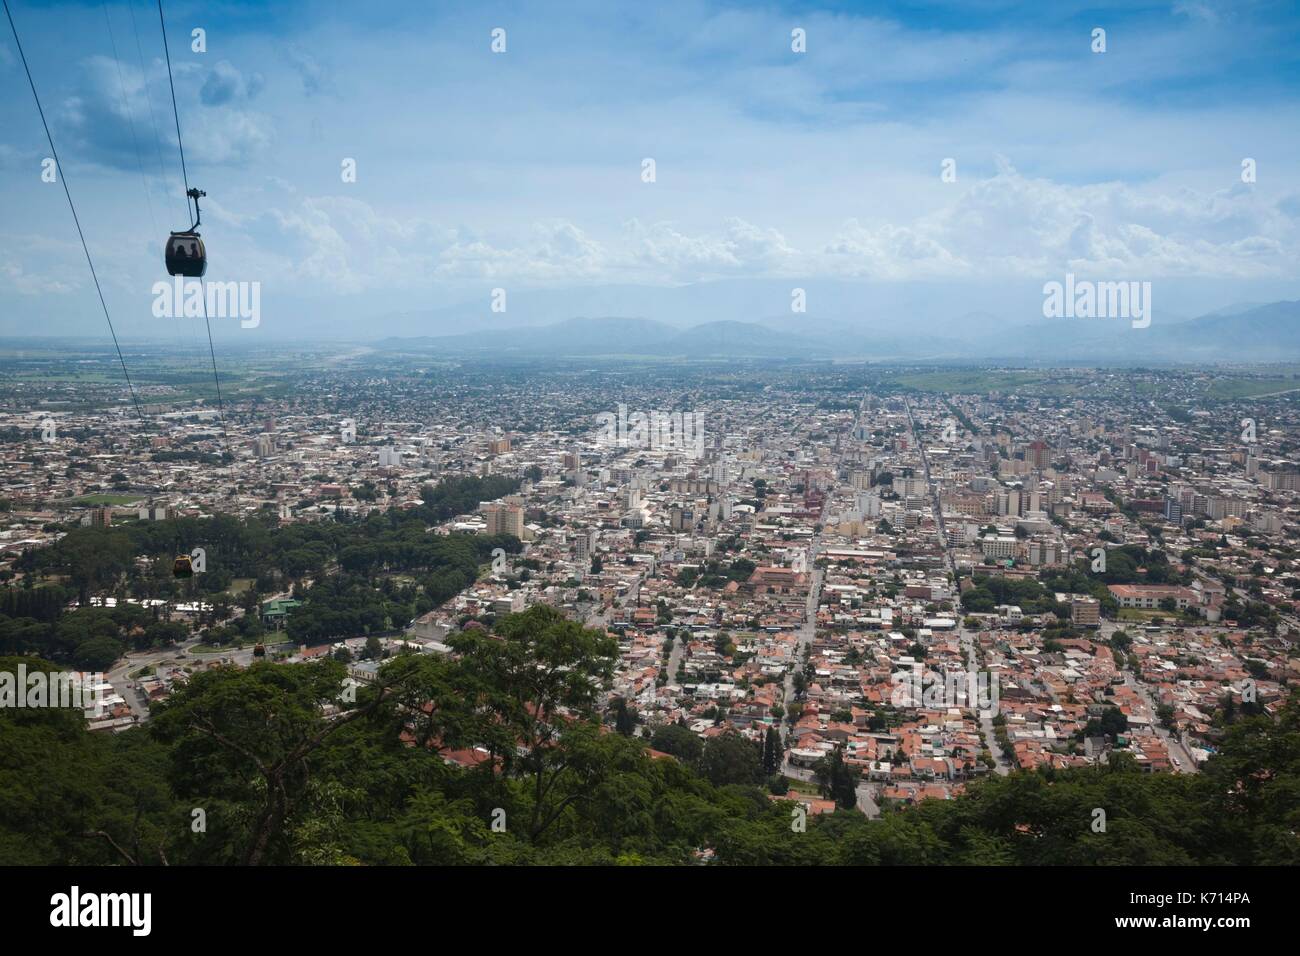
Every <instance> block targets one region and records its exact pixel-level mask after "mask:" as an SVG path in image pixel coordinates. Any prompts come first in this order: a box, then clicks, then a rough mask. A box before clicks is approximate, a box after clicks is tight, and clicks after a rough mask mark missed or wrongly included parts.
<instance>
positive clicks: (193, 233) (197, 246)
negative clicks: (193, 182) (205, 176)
mask: <svg viewBox="0 0 1300 956" xmlns="http://www.w3.org/2000/svg"><path fill="white" fill-rule="evenodd" d="M185 195H186V196H188V197H189V198H190V199H193V200H194V225H192V226H190V228H189V229H186V230H185V231H183V232H173V233H172V234H171V238H169V239H168V240H167V253H166V256H165V259H166V261H167V274H168V275H173V276H186V277H188V278H190V279H199V278H202V277H203V276H204V275H206V274H207V271H208V251H207V250H206V249H204V248H203V240H202V239H201V238H200V237H199V234H198V231H197V230H198V228H199V220H200V219H201V218H202V216H201V215H200V213H199V197H200V196H206V195H207V193H205V192H204V191H203V190H202V189H191V190H190V191H189V192H187V193H186V194H185Z"/></svg>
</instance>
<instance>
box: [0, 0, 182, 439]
mask: <svg viewBox="0 0 1300 956" xmlns="http://www.w3.org/2000/svg"><path fill="white" fill-rule="evenodd" d="M3 2H4V8H5V16H6V17H7V18H8V20H9V29H10V30H11V31H12V32H13V35H14V45H15V46H17V47H18V56H19V58H20V59H22V61H23V71H24V72H25V73H26V74H27V85H28V86H30V87H31V88H32V98H33V99H34V100H36V112H38V113H40V114H41V126H43V127H44V128H45V139H46V140H47V141H48V142H49V144H50V154H51V155H52V156H53V157H54V168H55V170H56V171H57V172H58V178H59V182H60V183H62V184H63V194H64V195H65V196H67V197H68V208H69V209H71V210H72V221H73V222H74V223H75V224H76V226H77V236H78V237H79V238H80V239H81V251H82V252H84V253H85V254H86V265H88V266H90V277H91V278H92V279H93V280H94V282H95V292H96V293H98V294H99V305H100V307H101V308H102V309H103V310H104V318H105V319H106V320H107V321H108V331H109V334H110V335H112V337H113V348H115V349H116V350H117V360H118V361H119V362H121V363H122V374H123V375H124V376H126V387H127V389H128V390H129V391H130V393H131V401H132V403H133V404H134V405H135V413H136V414H137V415H138V416H139V417H140V420H141V421H144V412H143V411H142V410H141V408H140V399H139V397H138V396H137V395H136V393H135V385H134V384H132V382H131V373H130V372H128V371H127V368H126V358H125V357H124V356H123V355H122V346H121V345H120V344H118V341H117V330H116V329H114V328H113V319H112V316H110V315H109V314H108V303H107V302H105V301H104V290H103V289H102V288H100V285H99V275H98V273H96V272H95V262H94V260H93V259H92V258H91V257H90V247H89V246H88V245H87V244H86V234H85V233H84V232H82V231H81V218H80V217H79V216H78V215H77V206H76V203H74V202H73V201H72V191H71V190H70V189H69V188H68V176H67V173H66V172H65V170H64V168H63V163H62V162H60V161H59V151H58V150H57V149H56V148H55V146H54V137H53V136H52V135H51V134H50V124H49V123H47V122H46V121H45V109H44V107H42V106H41V97H40V94H38V93H37V92H36V81H35V80H34V79H32V70H31V67H30V66H28V64H27V54H26V53H25V52H24V51H23V43H22V40H20V39H19V38H18V27H17V26H16V25H15V24H14V15H13V12H12V11H11V10H10V9H9V0H3ZM160 2H161V0H160Z"/></svg>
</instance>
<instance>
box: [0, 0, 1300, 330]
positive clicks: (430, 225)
mask: <svg viewBox="0 0 1300 956" xmlns="http://www.w3.org/2000/svg"><path fill="white" fill-rule="evenodd" d="M10 5H11V7H12V9H13V14H14V18H15V20H16V22H17V25H18V29H19V31H20V35H21V37H22V39H23V43H24V46H25V48H26V50H27V54H28V57H29V59H30V61H31V64H32V68H33V72H34V74H35V78H36V83H37V87H38V90H39V91H40V93H41V96H42V99H43V101H44V104H45V108H46V112H47V115H48V116H49V117H50V119H51V124H52V128H53V132H54V135H55V139H56V144H57V146H58V148H59V152H60V154H61V156H62V159H63V163H64V172H65V173H66V175H67V177H68V183H69V185H70V187H71V189H72V191H73V197H74V199H75V200H76V201H77V204H78V207H79V211H80V214H81V217H82V223H83V226H84V227H85V230H86V234H87V239H88V240H89V242H90V246H91V251H92V254H93V255H94V256H95V259H96V263H97V265H98V266H99V268H100V271H101V275H102V277H103V278H104V280H105V291H106V294H107V296H108V300H109V305H110V307H111V308H112V310H113V314H114V320H115V322H117V324H118V327H119V329H120V330H122V331H123V333H124V334H125V335H126V336H127V337H128V338H138V339H151V338H154V337H157V336H159V335H160V334H163V333H164V332H165V333H166V334H171V331H172V330H160V328H159V325H160V320H158V319H155V318H153V317H152V315H151V313H150V310H149V305H150V302H151V296H150V288H151V286H152V284H153V282H155V281H157V279H159V278H160V277H161V276H162V274H163V270H162V263H161V252H160V250H161V243H162V241H163V239H164V238H165V235H166V232H167V231H168V230H169V229H172V228H178V227H179V226H180V224H181V221H182V218H183V212H182V210H183V204H182V199H181V196H182V189H181V186H180V175H179V160H178V158H177V154H176V144H175V134H174V131H173V130H172V120H171V108H170V107H171V104H170V96H169V93H168V91H167V83H166V72H165V69H164V68H163V65H162V44H161V40H160V34H159V30H158V19H157V10H156V7H155V6H154V5H153V4H152V3H151V2H149V0H132V2H129V3H128V2H126V0H118V2H107V3H106V4H101V3H67V4H55V3H47V2H36V0H10ZM166 9H167V16H168V27H169V37H170V40H171V43H172V58H173V65H174V68H175V71H176V82H177V95H178V98H179V101H180V109H181V121H182V131H183V133H184V137H185V145H186V151H187V160H188V162H189V166H190V179H191V181H192V182H193V183H195V184H197V185H200V186H202V187H203V188H205V189H206V190H207V191H208V193H209V200H208V201H207V203H206V204H205V206H204V217H205V221H204V226H205V228H204V235H205V238H206V240H207V242H208V244H209V250H210V257H211V261H212V264H211V271H210V277H211V278H213V279H233V280H245V281H260V282H261V283H262V287H263V290H262V301H263V316H264V317H263V321H262V324H261V325H260V326H259V327H258V329H256V330H245V329H240V328H239V326H238V324H237V323H228V324H227V325H225V326H219V327H217V328H215V329H214V331H215V332H216V333H217V334H218V335H219V336H236V335H243V336H249V335H260V336H265V337H267V338H268V339H276V338H286V337H298V336H302V335H308V334H313V333H316V334H322V335H327V336H330V337H350V338H358V339H364V338H370V337H373V336H375V335H377V334H384V333H385V332H389V331H397V332H403V333H410V332H412V331H419V330H421V329H422V326H421V323H420V322H415V323H414V324H412V323H411V322H407V323H405V324H403V322H401V321H399V320H395V319H392V318H391V316H392V315H393V314H394V313H403V314H411V313H417V314H419V313H424V312H426V311H430V310H433V311H438V312H439V314H440V315H441V316H442V319H441V320H440V321H448V322H451V323H452V324H453V325H457V324H463V322H465V321H477V320H480V319H481V320H482V321H484V322H493V323H496V324H498V325H500V324H503V323H507V324H508V322H507V317H502V316H492V315H491V314H488V302H489V294H490V290H491V289H492V288H495V287H501V288H505V289H507V290H508V291H509V293H510V295H511V299H510V302H511V306H510V308H511V313H510V316H509V317H508V318H509V320H513V321H520V322H526V321H540V320H543V319H553V318H558V317H563V316H564V315H566V314H591V313H590V310H591V309H593V308H601V309H606V310H612V311H615V312H617V313H619V314H631V315H651V316H652V317H655V318H661V319H665V320H667V321H679V322H688V321H699V320H703V319H707V318H709V317H714V316H719V317H727V318H743V317H747V316H749V315H751V314H752V317H754V318H763V317H766V316H765V313H766V314H771V315H775V314H779V313H781V312H782V311H783V310H785V311H787V312H788V304H787V303H788V298H789V297H788V291H785V290H787V289H788V287H790V286H793V285H805V286H807V287H809V289H810V306H809V309H810V312H814V313H815V312H818V311H821V310H824V311H827V312H829V313H832V314H833V315H834V317H836V318H842V319H859V318H860V319H861V320H863V321H875V322H879V321H888V320H893V321H898V319H897V317H896V316H893V315H882V314H881V313H882V312H883V311H888V310H889V309H891V308H893V307H892V306H889V305H888V303H890V302H896V301H897V300H898V298H899V290H900V289H905V290H907V294H906V296H905V298H906V300H907V301H908V302H909V309H910V310H912V312H913V316H912V318H913V319H914V320H915V321H920V322H925V321H934V322H937V323H941V322H943V321H945V320H949V319H952V318H953V317H954V316H955V315H956V314H959V313H960V311H965V310H980V311H985V312H989V313H991V314H993V315H994V316H996V317H997V318H998V320H999V321H1004V322H1006V323H1007V325H1008V326H1010V325H1015V324H1017V323H1020V322H1026V321H1030V320H1032V319H1033V318H1034V315H1033V312H1034V303H1035V302H1036V301H1038V300H1039V298H1040V290H1041V287H1042V284H1043V283H1044V282H1045V281H1049V280H1051V279H1054V278H1059V277H1060V275H1061V274H1062V273H1063V272H1065V271H1067V270H1069V271H1074V272H1076V273H1077V274H1080V275H1093V276H1096V277H1098V278H1135V279H1150V280H1153V281H1155V282H1156V283H1157V284H1158V288H1159V289H1160V295H1161V301H1162V302H1163V303H1168V307H1169V308H1170V309H1171V310H1174V311H1176V312H1179V313H1182V314H1187V315H1191V314H1197V310H1198V309H1210V308H1215V307H1218V306H1221V305H1226V304H1229V303H1231V302H1237V301H1268V300H1271V299H1276V298H1300V271H1298V267H1297V263H1298V262H1300V151H1298V150H1297V145H1298V144H1297V139H1300V109H1298V108H1297V107H1298V105H1300V89H1298V87H1300V36H1298V31H1297V26H1298V25H1300V13H1298V12H1297V5H1295V4H1294V3H1249V2H1245V3H1243V2H1236V3H1220V2H1215V0H1180V2H1167V3H1132V2H1116V3H1100V4H1099V3H1093V4H1089V5H1086V6H1085V5H1082V4H1072V3H1068V2H1065V3H1059V2H1051V3H1043V2H1037V3H1025V4H1020V3H999V2H985V3H893V4H891V3H881V4H854V3H831V4H798V5H795V4H771V5H754V4H745V5H740V4H719V3H705V2H672V0H669V2H662V3H659V2H657V3H653V4H643V3H637V4H632V3H611V2H601V3H564V4H551V3H545V2H532V3H520V4H479V3H474V4H468V3H466V4H442V3H437V4H429V3H403V4H397V3H387V2H383V0H375V2H368V3H324V2H319V3H296V2H277V3H274V4H240V3H212V2H204V3H201V4H199V3H195V4H190V3H168V4H166ZM3 27H4V29H3V30H0V91H3V95H0V335H21V334H30V333H31V332H32V331H33V330H38V331H39V332H41V333H42V334H68V335H72V334H98V333H100V332H101V331H102V330H103V317H102V314H100V313H99V311H98V302H97V300H96V299H95V296H94V290H93V286H92V285H91V283H90V277H89V274H88V271H87V269H86V266H85V262H84V259H83V258H82V254H81V250H80V247H79V245H78V244H77V239H76V233H75V231H74V229H73V225H72V221H71V216H70V214H69V213H68V210H67V206H66V202H65V199H64V197H63V194H62V190H61V189H59V188H58V187H57V186H54V185H51V184H48V183H43V182H42V181H41V178H40V171H41V169H40V163H41V160H42V159H43V158H44V157H45V156H46V155H47V154H48V152H49V151H48V147H47V146H46V145H45V143H44V138H43V133H42V131H41V127H40V123H39V119H38V117H37V115H36V111H35V107H34V104H33V102H32V99H31V95H30V91H29V90H28V89H27V87H26V80H25V77H24V76H23V74H22V69H21V65H20V64H19V62H18V59H17V56H16V49H15V47H14V43H13V39H12V36H11V35H10V34H9V33H8V25H7V23H5V24H3ZM194 27H202V28H203V29H205V30H206V31H207V46H208V49H207V52H206V53H203V54H198V53H194V52H192V51H191V49H190V43H189V37H190V31H191V29H192V28H194ZM496 27H501V28H503V29H505V30H506V44H507V49H506V52H505V53H504V54H494V53H493V52H492V51H491V49H490V43H491V36H490V34H491V31H492V30H493V29H494V28H496ZM1095 27H1101V28H1103V29H1105V30H1106V45H1107V49H1106V52H1105V53H1104V54H1096V53H1093V52H1092V51H1091V49H1090V44H1091V36H1090V35H1091V31H1092V30H1093V29H1094V28H1095ZM795 28H801V29H803V30H805V31H806V35H807V52H806V53H803V54H796V53H793V52H792V51H791V30H792V29H795ZM110 31H111V32H110ZM137 37H138V46H137ZM115 50H116V57H115V55H114V51H115ZM647 157H649V158H653V159H654V160H655V164H656V181H655V182H653V183H646V182H643V181H642V178H641V170H642V161H643V159H645V158H647ZM1247 157H1249V158H1252V159H1254V160H1255V161H1256V164H1257V176H1258V178H1257V181H1256V182H1255V183H1252V184H1245V183H1242V181H1241V162H1242V160H1243V159H1244V158H1247ZM344 158H353V159H355V160H356V162H357V181H356V182H355V183H344V182H342V181H341V178H340V163H341V162H342V160H343V159H344ZM945 159H953V160H955V163H956V171H957V177H956V181H955V182H943V181H942V180H941V177H940V171H941V166H942V163H943V161H944V160H945ZM718 283H724V285H721V286H719V285H717V284H718ZM718 288H723V289H729V288H737V289H741V290H742V294H738V295H736V296H734V297H732V298H731V300H730V301H732V302H734V303H736V305H735V306H734V308H733V309H732V311H731V312H727V308H726V306H725V305H721V306H720V305H719V296H717V295H716V294H711V293H710V291H709V290H710V289H712V290H714V291H715V292H716V289H718ZM665 289H676V290H683V289H685V290H686V292H685V293H683V294H679V295H675V296H669V297H665V296H664V295H663V294H662V293H663V290H665ZM692 289H699V290H700V291H701V294H700V295H699V296H697V297H694V298H692V296H691V295H690V294H689V293H690V290H692ZM817 289H824V290H825V294H824V295H823V296H822V297H821V299H820V300H819V299H818V297H817V295H815V294H814V291H815V290H817ZM768 296H770V297H771V299H772V302H771V306H770V308H768V306H767V304H766V298H765V297H768ZM742 303H743V304H742ZM819 304H820V305H821V307H822V308H821V310H819ZM530 306H531V307H530ZM425 324H427V325H428V330H430V331H437V330H438V327H437V325H436V322H434V323H432V324H429V323H425Z"/></svg>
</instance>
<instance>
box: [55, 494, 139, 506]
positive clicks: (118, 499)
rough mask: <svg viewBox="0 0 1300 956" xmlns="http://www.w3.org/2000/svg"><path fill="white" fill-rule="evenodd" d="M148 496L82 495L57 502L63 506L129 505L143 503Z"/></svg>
mask: <svg viewBox="0 0 1300 956" xmlns="http://www.w3.org/2000/svg"><path fill="white" fill-rule="evenodd" d="M147 497H148V495H113V494H98V495H82V496H81V497H80V498H68V499H66V500H65V501H61V502H59V504H64V505H129V504H131V503H132V502H135V501H144V500H145V498H147Z"/></svg>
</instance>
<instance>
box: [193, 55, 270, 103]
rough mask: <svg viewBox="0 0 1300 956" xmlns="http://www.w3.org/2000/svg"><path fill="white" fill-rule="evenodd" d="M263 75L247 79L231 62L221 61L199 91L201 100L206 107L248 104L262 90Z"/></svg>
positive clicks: (250, 76) (253, 74)
mask: <svg viewBox="0 0 1300 956" xmlns="http://www.w3.org/2000/svg"><path fill="white" fill-rule="evenodd" d="M263 84H264V80H263V79H262V74H260V73H252V74H249V76H247V77H245V76H244V74H243V73H241V72H240V71H239V70H237V69H235V67H234V65H233V64H231V62H230V61H229V60H219V61H218V62H217V65H216V66H214V67H213V68H212V70H211V72H210V73H208V78H207V79H206V80H204V81H203V86H202V88H200V90H199V99H200V100H201V101H202V102H203V104H204V105H205V106H224V105H225V104H227V103H235V102H247V101H248V100H251V99H252V98H253V97H255V96H256V95H257V94H258V93H259V92H260V91H261V89H262V86H263Z"/></svg>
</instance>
